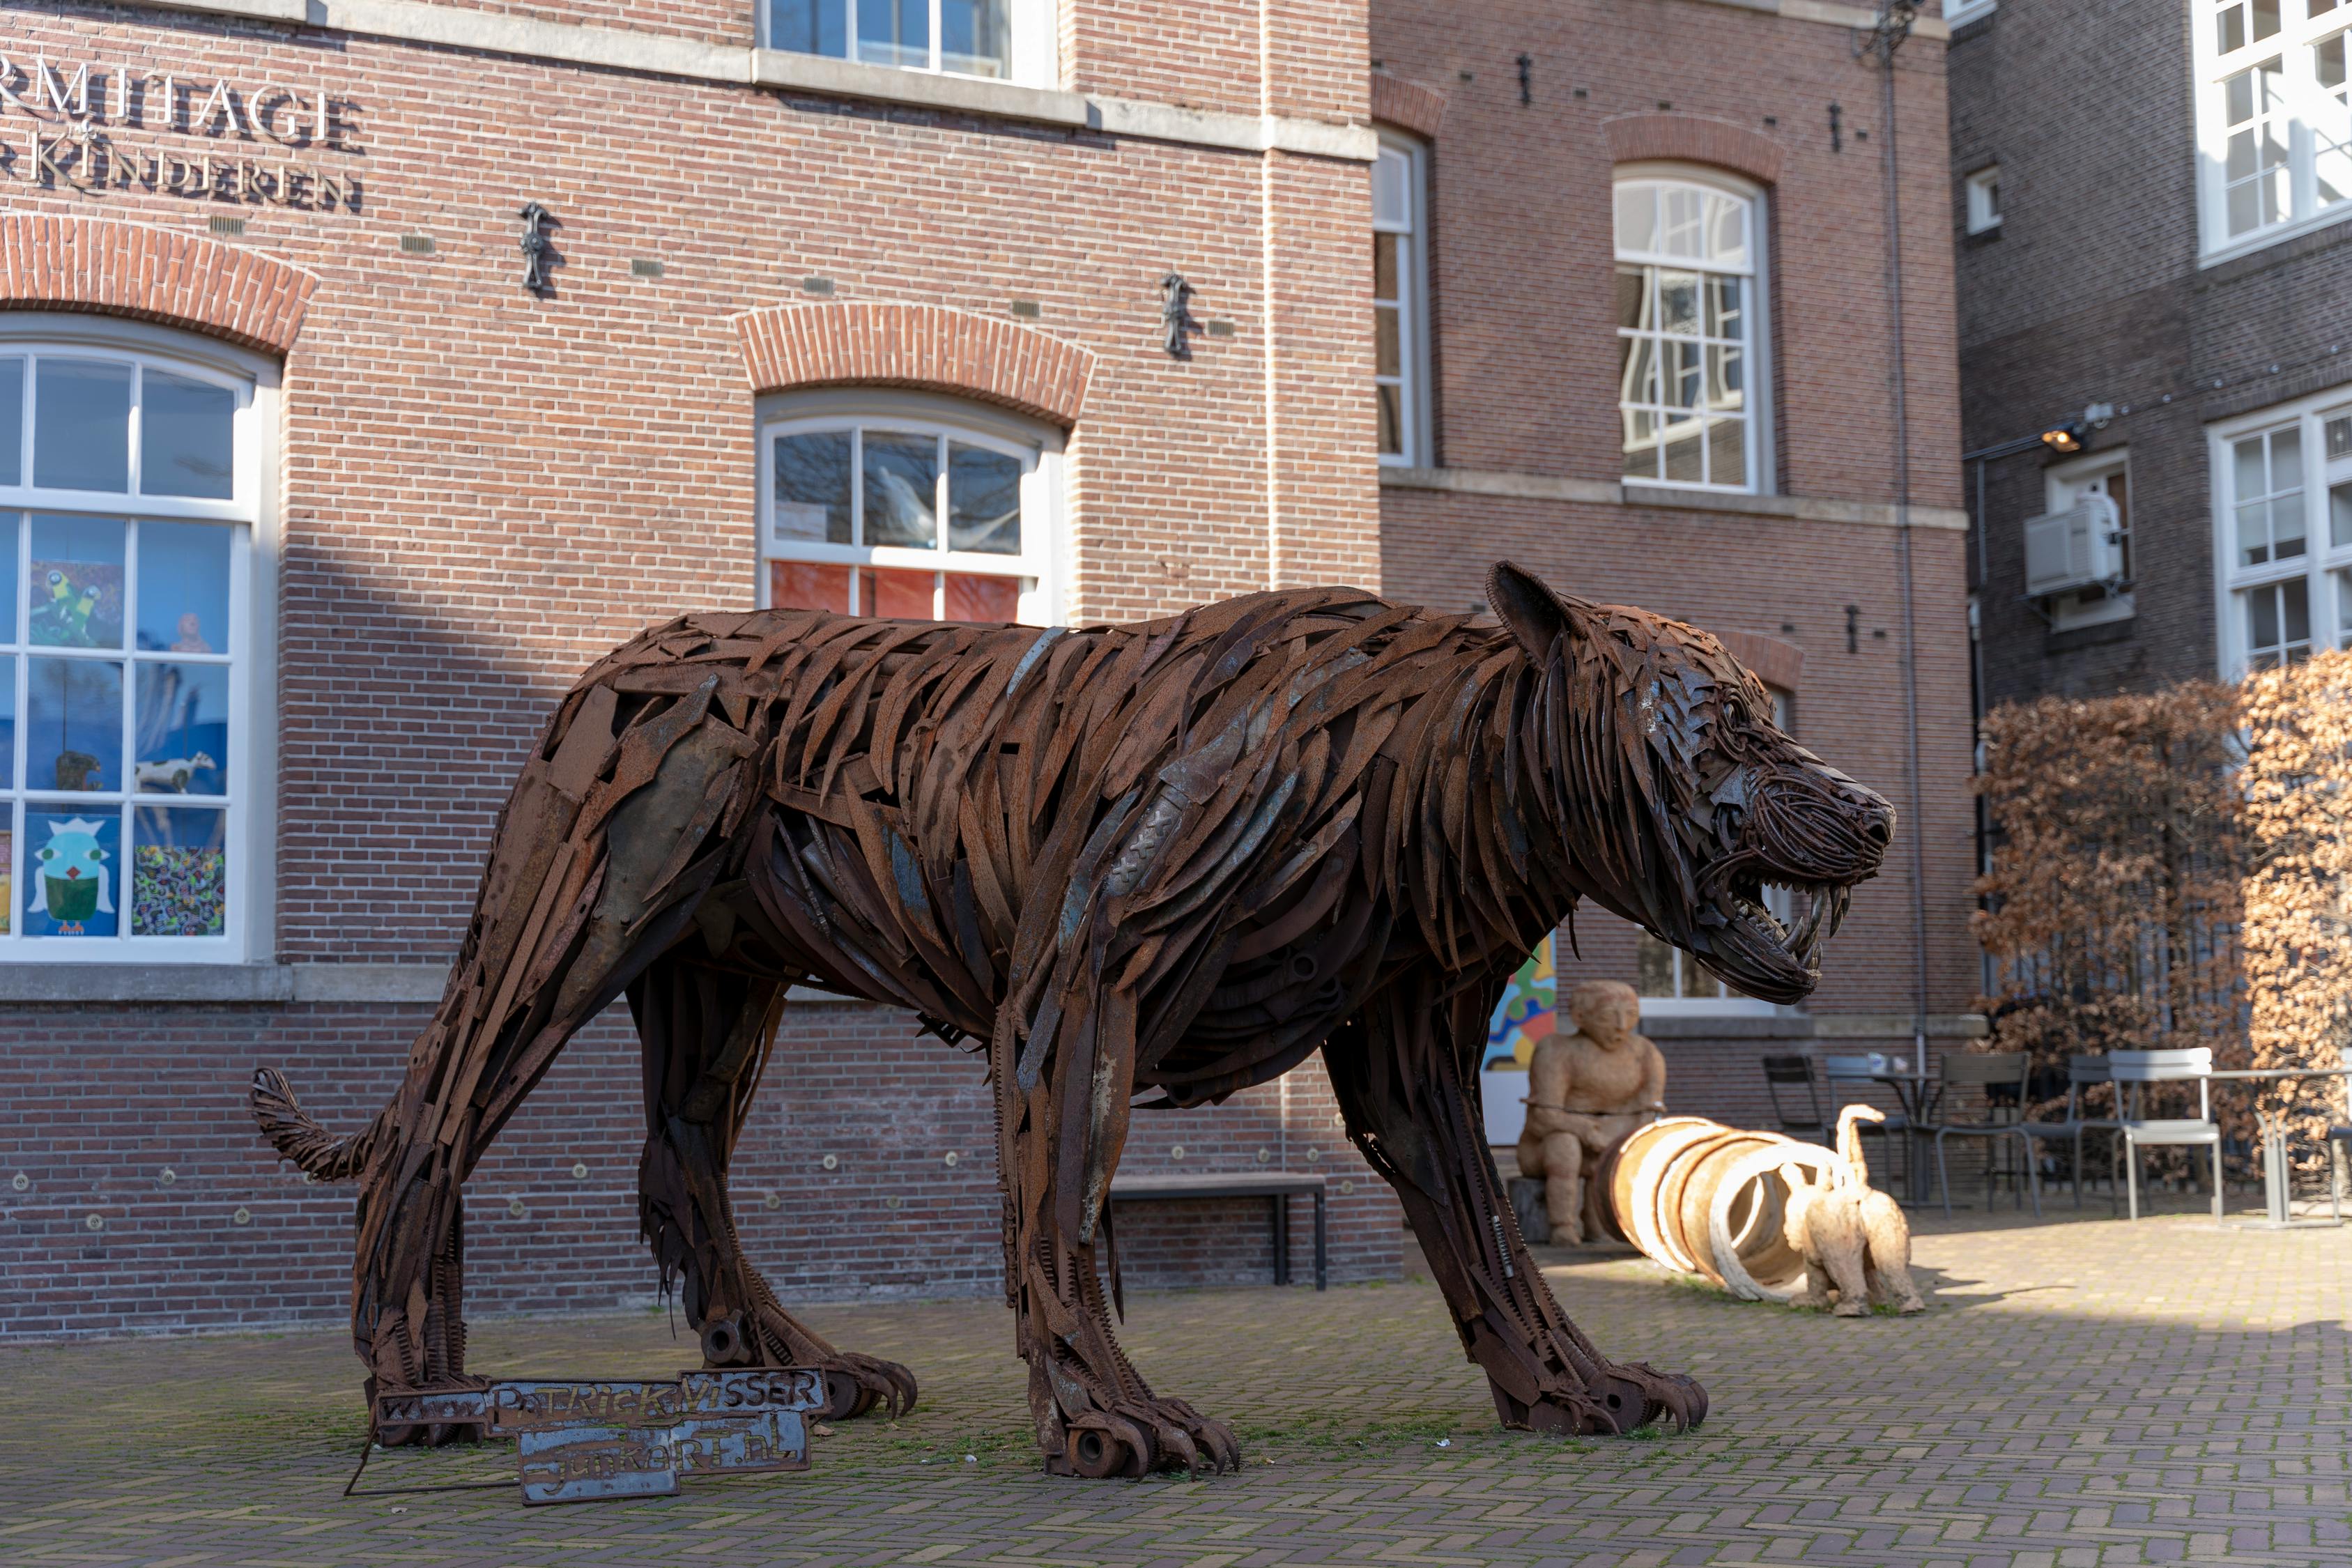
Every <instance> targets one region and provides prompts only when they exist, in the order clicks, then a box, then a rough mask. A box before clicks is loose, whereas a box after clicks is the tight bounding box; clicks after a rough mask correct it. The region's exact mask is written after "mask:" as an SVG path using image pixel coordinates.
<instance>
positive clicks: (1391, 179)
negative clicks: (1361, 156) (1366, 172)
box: [1372, 147, 1412, 224]
mask: <svg viewBox="0 0 2352 1568" xmlns="http://www.w3.org/2000/svg"><path fill="white" fill-rule="evenodd" d="M1411 191H1412V158H1410V157H1409V156H1407V155H1406V154H1405V153H1403V152H1402V150H1400V149H1398V148H1395V147H1383V148H1381V155H1380V159H1379V161H1378V162H1377V163H1374V164H1373V165H1372V221H1373V222H1374V223H1393V224H1405V223H1410V222H1412V197H1411V194H1410V193H1411Z"/></svg>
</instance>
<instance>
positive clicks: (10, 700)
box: [0, 654, 16, 932]
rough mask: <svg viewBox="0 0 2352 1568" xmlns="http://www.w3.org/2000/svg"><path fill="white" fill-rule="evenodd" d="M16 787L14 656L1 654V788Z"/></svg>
mask: <svg viewBox="0 0 2352 1568" xmlns="http://www.w3.org/2000/svg"><path fill="white" fill-rule="evenodd" d="M14 788H16V655H15V654H0V789H14ZM7 828H8V807H7V803H6V802H5V801H0V837H5V834H6V832H7ZM7 879H8V852H7V849H6V848H5V845H0V932H5V931H7V929H8V928H7V925H6V924H5V921H6V920H7V915H8V889H7V886H6V884H7Z"/></svg>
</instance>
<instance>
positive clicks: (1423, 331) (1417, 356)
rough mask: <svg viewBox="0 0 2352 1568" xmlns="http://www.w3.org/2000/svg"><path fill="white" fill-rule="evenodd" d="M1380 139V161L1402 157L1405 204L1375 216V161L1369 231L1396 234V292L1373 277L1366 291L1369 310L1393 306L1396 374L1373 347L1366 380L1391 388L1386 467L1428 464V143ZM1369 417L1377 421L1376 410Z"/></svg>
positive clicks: (1390, 134) (1398, 136)
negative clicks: (1387, 291) (1398, 211)
mask: <svg viewBox="0 0 2352 1568" xmlns="http://www.w3.org/2000/svg"><path fill="white" fill-rule="evenodd" d="M1380 140H1381V157H1382V161H1383V162H1384V161H1385V160H1386V159H1388V158H1391V157H1394V158H1400V159H1402V161H1403V164H1404V181H1403V184H1404V204H1405V212H1404V216H1402V218H1382V217H1381V216H1379V215H1380V196H1379V193H1380V184H1379V182H1380V180H1381V163H1374V164H1373V166H1372V179H1373V187H1372V189H1373V203H1372V210H1373V217H1372V232H1373V233H1374V234H1393V235H1397V236H1399V237H1401V238H1400V243H1399V244H1398V246H1397V297H1396V298H1395V299H1393V300H1389V299H1383V298H1381V295H1380V294H1379V293H1378V292H1377V289H1378V285H1377V282H1376V283H1375V285H1374V287H1375V292H1374V294H1373V297H1372V304H1373V307H1374V309H1375V310H1378V309H1379V308H1380V307H1381V306H1383V305H1387V306H1392V307H1393V308H1394V309H1395V310H1396V312H1397V339H1398V342H1397V349H1398V361H1397V363H1398V370H1399V374H1396V375H1393V376H1390V375H1382V374H1380V373H1379V368H1378V364H1377V353H1378V350H1377V348H1376V349H1375V351H1374V352H1375V356H1376V363H1375V365H1374V370H1373V375H1372V384H1373V385H1374V386H1376V387H1378V386H1384V385H1393V386H1395V387H1396V388H1397V391H1398V397H1397V402H1398V414H1399V428H1398V432H1397V434H1398V437H1399V438H1400V442H1401V447H1402V449H1401V450H1398V451H1395V452H1381V454H1380V460H1381V464H1382V465H1383V466H1385V467H1388V468H1433V467H1434V466H1435V460H1434V458H1433V455H1432V452H1433V447H1432V442H1431V431H1432V421H1431V419H1430V396H1429V363H1430V359H1429V148H1428V145H1427V144H1426V143H1424V142H1422V141H1421V140H1420V139H1419V138H1417V137H1412V136H1407V135H1404V134H1402V132H1394V131H1387V130H1383V131H1381V132H1380ZM1375 276H1376V278H1377V270H1376V273H1375ZM1374 418H1375V422H1376V426H1377V419H1378V414H1377V411H1376V412H1375V415H1374ZM1375 441H1376V443H1377V428H1376V430H1375Z"/></svg>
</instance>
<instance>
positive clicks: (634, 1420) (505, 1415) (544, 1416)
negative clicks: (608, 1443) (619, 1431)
mask: <svg viewBox="0 0 2352 1568" xmlns="http://www.w3.org/2000/svg"><path fill="white" fill-rule="evenodd" d="M489 1394H490V1431H491V1432H492V1434H493V1435H495V1436H501V1437H504V1436H518V1435H520V1434H521V1433H524V1432H543V1431H549V1430H552V1429H555V1428H560V1427H567V1426H572V1427H604V1426H628V1427H635V1426H670V1425H672V1424H673V1423H675V1422H676V1421H677V1419H678V1418H679V1417H680V1416H682V1415H685V1414H686V1401H685V1397H684V1395H683V1394H682V1393H681V1392H680V1389H679V1385H678V1384H676V1383H667V1382H660V1383H651V1382H638V1381H630V1380H625V1379H619V1378H614V1379H611V1380H600V1381H588V1380H584V1379H578V1378H530V1379H523V1378H517V1379H510V1380H508V1381H505V1382H501V1383H494V1384H490V1387H489Z"/></svg>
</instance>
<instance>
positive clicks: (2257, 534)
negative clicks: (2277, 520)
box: [2238, 500, 2271, 566]
mask: <svg viewBox="0 0 2352 1568" xmlns="http://www.w3.org/2000/svg"><path fill="white" fill-rule="evenodd" d="M2270 517H2271V509H2270V503H2269V502H2268V501H2259V500H2258V501H2250V502H2248V503H2247V504H2246V505H2244V506H2242V507H2240V508H2239V509H2238V564H2239V565H2241V566H2259V565H2261V564H2262V563H2263V562H2265V561H2268V560H2269V559H2270V558H2271V527H2270Z"/></svg>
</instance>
